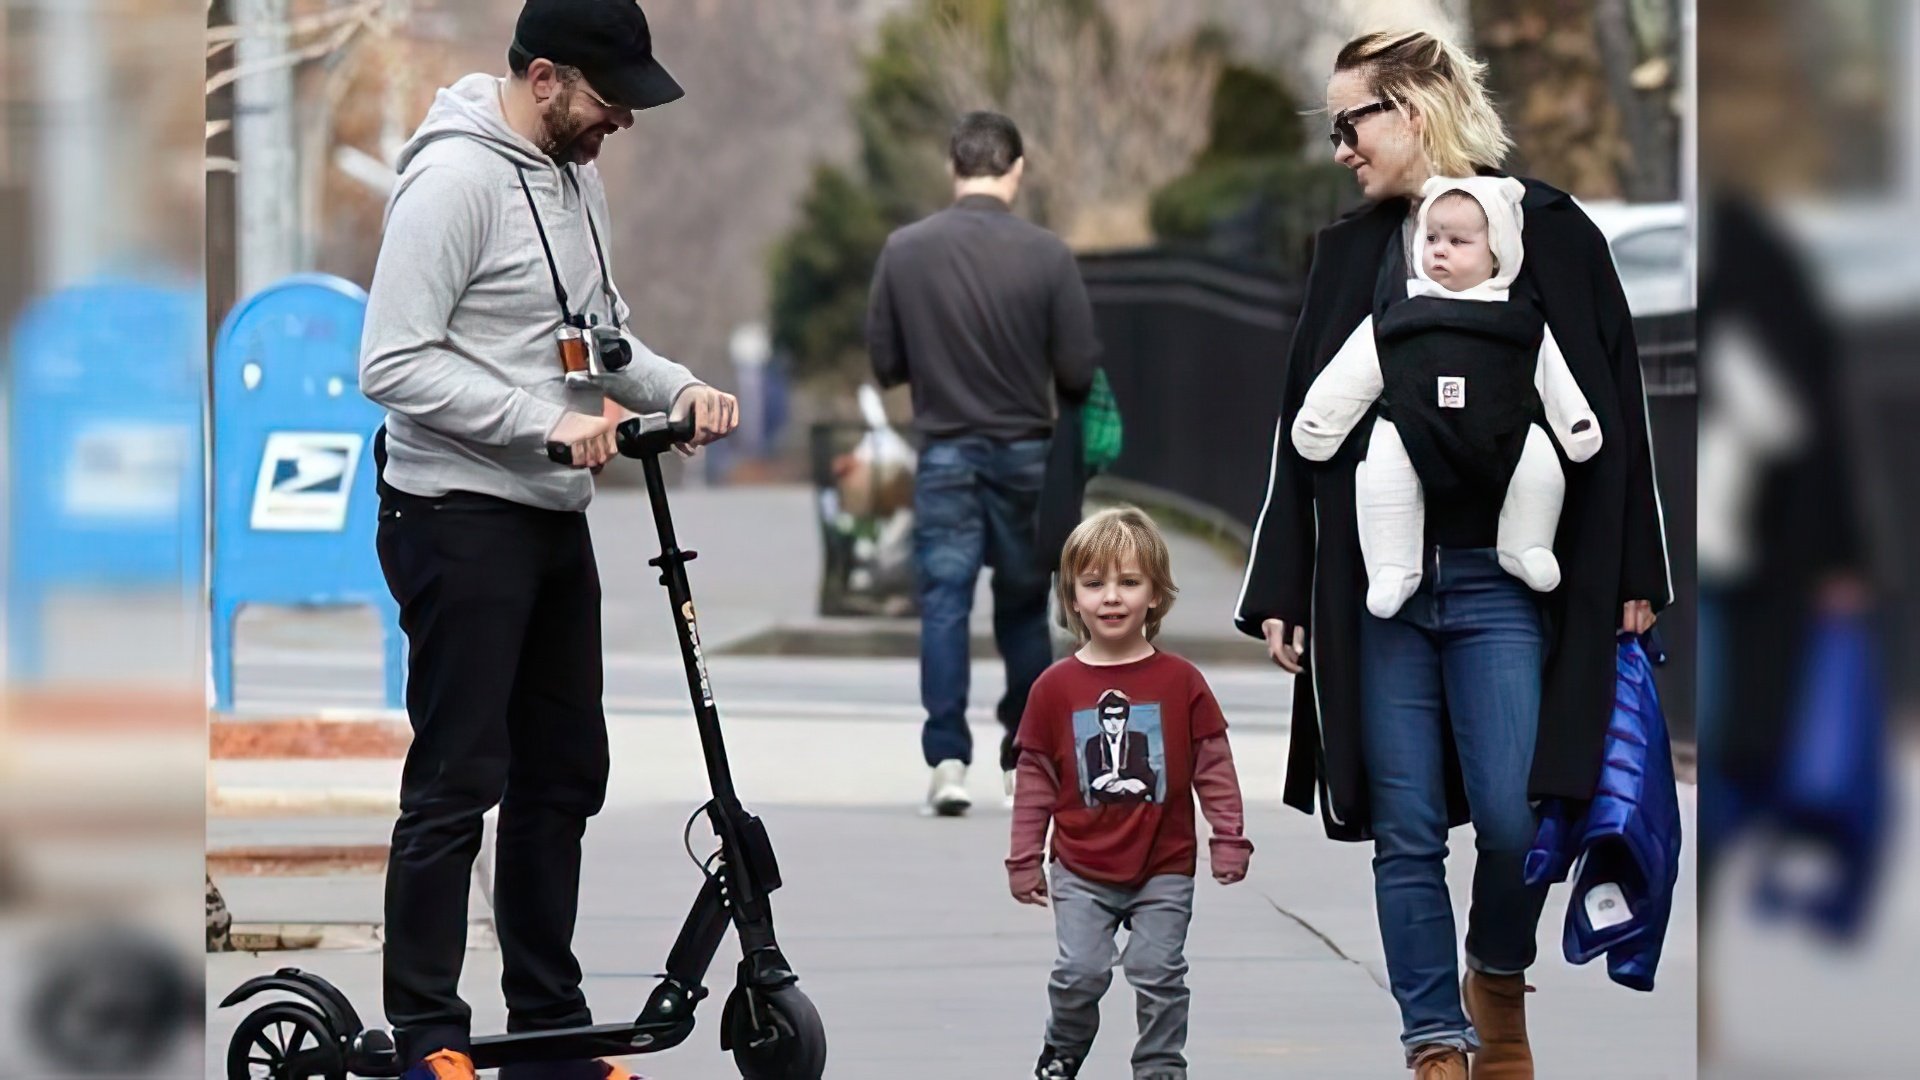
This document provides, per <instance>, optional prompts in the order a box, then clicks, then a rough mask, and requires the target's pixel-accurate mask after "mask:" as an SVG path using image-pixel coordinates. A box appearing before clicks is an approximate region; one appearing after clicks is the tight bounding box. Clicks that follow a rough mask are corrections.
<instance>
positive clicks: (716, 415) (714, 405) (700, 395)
mask: <svg viewBox="0 0 1920 1080" xmlns="http://www.w3.org/2000/svg"><path fill="white" fill-rule="evenodd" d="M668 415H669V418H670V419H673V420H679V419H681V418H682V417H686V416H691V417H692V418H693V438H692V439H690V440H689V441H687V442H686V443H684V444H680V445H676V446H675V447H674V449H675V450H678V451H680V453H681V454H683V455H685V456H687V457H692V456H693V449H694V447H697V446H705V445H706V444H708V443H710V442H713V441H715V440H717V439H722V438H725V437H726V436H727V435H730V434H732V433H733V429H734V428H736V427H739V426H740V402H739V400H738V399H736V398H735V397H734V396H733V395H732V394H729V393H725V392H723V391H720V390H715V389H714V388H713V387H711V386H708V385H706V384H705V383H694V384H693V385H692V386H689V387H687V388H686V389H685V390H682V391H680V396H679V397H677V398H674V399H673V411H672V412H671V413H670V414H668Z"/></svg>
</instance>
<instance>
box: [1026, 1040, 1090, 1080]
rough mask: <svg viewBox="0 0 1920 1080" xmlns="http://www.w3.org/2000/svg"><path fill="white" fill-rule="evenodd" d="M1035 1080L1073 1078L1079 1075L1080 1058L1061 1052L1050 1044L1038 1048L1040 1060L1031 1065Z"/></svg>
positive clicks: (1068, 1079)
mask: <svg viewBox="0 0 1920 1080" xmlns="http://www.w3.org/2000/svg"><path fill="white" fill-rule="evenodd" d="M1033 1075H1034V1077H1035V1080H1073V1078H1074V1077H1076V1076H1079V1075H1080V1059H1079V1058H1077V1057H1074V1056H1073V1055H1072V1054H1063V1053H1061V1052H1060V1051H1058V1050H1055V1049H1054V1048H1053V1047H1051V1046H1043V1047H1041V1048H1040V1061H1039V1062H1038V1063H1037V1064H1035V1065H1034V1067H1033Z"/></svg>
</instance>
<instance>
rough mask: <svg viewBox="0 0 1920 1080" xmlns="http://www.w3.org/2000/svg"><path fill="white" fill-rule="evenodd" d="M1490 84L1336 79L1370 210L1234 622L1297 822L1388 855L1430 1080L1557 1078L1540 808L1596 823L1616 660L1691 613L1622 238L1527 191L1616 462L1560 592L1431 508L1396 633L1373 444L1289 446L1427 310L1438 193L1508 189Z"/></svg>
mask: <svg viewBox="0 0 1920 1080" xmlns="http://www.w3.org/2000/svg"><path fill="white" fill-rule="evenodd" d="M1483 71H1484V65H1482V64H1481V63H1479V62H1478V61H1476V60H1474V59H1473V58H1472V57H1470V56H1468V55H1467V54H1466V53H1464V52H1462V51H1461V50H1460V49H1459V48H1457V47H1456V46H1454V45H1452V44H1450V43H1448V42H1446V41H1445V40H1443V39H1440V38H1438V37H1435V36H1433V35H1431V34H1427V33H1395V34H1368V35H1365V36H1362V37H1359V38H1356V39H1355V40H1353V41H1351V42H1349V43H1348V44H1347V45H1346V47H1345V48H1343V49H1342V50H1341V51H1340V54H1339V56H1338V58H1337V59H1336V60H1335V63H1334V72H1333V75H1332V77H1331V78H1330V79H1329V80H1328V82H1327V112H1328V114H1329V116H1330V117H1331V121H1332V123H1331V132H1330V134H1329V139H1330V141H1331V143H1332V145H1333V154H1334V159H1335V160H1336V161H1338V162H1339V163H1340V164H1342V165H1345V166H1346V167H1347V168H1349V169H1351V170H1353V174H1354V179H1355V180H1356V181H1357V182H1358V183H1359V185H1360V188H1361V190H1362V192H1363V193H1364V194H1365V196H1366V197H1367V199H1368V200H1369V202H1370V204H1371V205H1370V206H1369V207H1367V208H1365V209H1363V210H1362V211H1360V212H1358V213H1356V214H1354V215H1352V216H1349V217H1347V218H1344V219H1342V220H1340V221H1338V222H1335V223H1334V224H1332V225H1330V226H1328V227H1327V228H1325V229H1323V230H1322V231H1321V232H1320V234H1319V237H1318V240H1317V242H1316V244H1315V249H1314V260H1313V268H1312V270H1311V272H1310V273H1309V276H1308V281H1307V291H1306V296H1305V299H1304V303H1303V305H1302V308H1301V317H1300V322H1299V324H1298V325H1297V327H1296V328H1295V331H1294V337H1293V342H1292V345H1291V348H1290V350H1289V356H1288V371H1287V378H1286V390H1285V398H1284V400H1283V402H1282V406H1281V415H1280V422H1279V428H1278V431H1277V433H1276V438H1275V440H1274V455H1273V466H1272V476H1271V479H1270V480H1269V482H1268V489H1267V497H1266V502H1265V505H1264V507H1263V509H1262V512H1261V515H1260V521H1259V525H1258V527H1257V529H1256V533H1255V541H1254V549H1253V555H1252V558H1251V559H1250V560H1249V563H1248V567H1247V576H1246V581H1245V583H1244V585H1243V586H1242V590H1241V596H1240V602H1239V606H1238V610H1237V612H1236V615H1235V622H1236V625H1238V627H1239V628H1240V629H1241V630H1242V631H1243V632H1245V633H1247V634H1249V635H1251V636H1254V637H1258V638H1262V639H1264V640H1265V641H1266V643H1267V647H1268V651H1269V652H1270V653H1271V655H1272V657H1273V660H1274V662H1275V663H1277V664H1279V665H1280V666H1281V667H1282V668H1284V669H1286V670H1287V671H1289V672H1293V673H1295V674H1297V675H1301V676H1302V677H1300V678H1298V679H1296V680H1295V682H1294V712H1293V716H1294V724H1293V739H1292V745H1291V749H1290V751H1289V755H1290V756H1289V761H1288V768H1287V784H1286V798H1287V802H1288V803H1289V804H1290V805H1292V806H1295V807H1296V808H1298V809H1300V810H1303V811H1306V812H1308V813H1311V812H1313V810H1314V806H1315V802H1316V797H1317V800H1318V805H1319V811H1320V815H1321V818H1322V820H1323V822H1324V824H1325V826H1326V830H1327V833H1328V835H1329V836H1332V837H1334V838H1335V839H1341V840H1352V841H1360V840H1368V839H1371V840H1372V841H1373V842H1374V860H1373V866H1374V896H1375V904H1376V906H1377V908H1378V913H1379V922H1380V927H1381V935H1382V940H1383V944H1384V946H1385V952H1386V956H1387V968H1388V973H1389V975H1390V980H1391V988H1392V991H1393V995H1394V998H1395V1000H1396V1001H1397V1002H1398V1003H1399V1005H1400V1011H1401V1020H1402V1034H1401V1041H1402V1044H1403V1045H1404V1048H1405V1050H1406V1057H1407V1062H1408V1064H1409V1066H1410V1067H1412V1068H1413V1069H1414V1070H1415V1073H1416V1076H1417V1077H1418V1078H1419V1080H1465V1078H1466V1076H1467V1055H1468V1054H1469V1053H1473V1054H1475V1055H1476V1057H1475V1059H1474V1062H1473V1076H1474V1078H1475V1080H1518V1078H1529V1077H1532V1076H1533V1075H1534V1072H1533V1056H1532V1050H1531V1048H1530V1047H1529V1045H1528V1042H1527V1034H1526V1015H1525V992H1526V985H1525V971H1526V969H1527V967H1528V966H1529V965H1531V964H1532V962H1533V960H1534V955H1535V936H1536V926H1537V924H1538V922H1539V918H1540V910H1541V906H1542V903H1543V900H1544V890H1542V889H1530V888H1527V887H1526V886H1525V884H1524V882H1523V879H1522V869H1521V868H1522V859H1523V857H1524V854H1525V851H1526V848H1527V845H1528V843H1529V842H1530V840H1531V839H1532V834H1533V829H1534V818H1533V812H1532V809H1531V806H1530V800H1532V799H1537V798H1543V797H1547V796H1564V797H1570V798H1578V799H1584V798H1588V797H1591V795H1592V794H1593V786H1594V783H1595V780H1596V779H1597V777H1598V774H1599V771H1600V754H1601V746H1602V739H1603V738H1604V735H1605V731H1606V723H1607V717H1608V714H1609V710H1610V707H1611V703H1612V684H1613V667H1614V665H1613V658H1614V635H1615V633H1616V632H1622V631H1625V632H1642V631H1645V630H1646V629H1648V628H1649V627H1651V626H1652V624H1653V620H1654V617H1655V612H1656V611H1658V610H1659V609H1660V608H1662V607H1664V606H1665V605H1666V604H1667V603H1669V602H1670V601H1671V600H1672V587H1671V584H1670V579H1669V575H1668V570H1667V554H1666V543H1665V537H1664V535H1663V532H1662V527H1661V521H1660V506H1659V497H1658V494H1657V493H1656V491H1655V488H1654V480H1653V462H1652V450H1651V447H1650V444H1649V442H1648V434H1647V420H1646V408H1645V400H1644V397H1643V391H1642V387H1641V380H1640V368H1639V361H1638V354H1637V351H1636V348H1635V345H1634V339H1633V327H1632V322H1631V320H1630V318H1629V315H1628V311H1627V305H1626V300H1625V297H1624V296H1623V294H1622V293H1621V289H1620V283H1619V280H1618V278H1617V277H1616V276H1615V274H1614V270H1613V263H1612V260H1611V258H1610V257H1609V254H1608V250H1607V245H1606V241H1605V239H1604V238H1603V237H1602V236H1601V235H1600V232H1599V230H1598V229H1596V228H1595V227H1594V225H1593V223H1592V222H1591V221H1589V220H1588V219H1587V217H1586V215H1585V214H1583V213H1582V212H1581V211H1580V209H1579V208H1578V207H1577V206H1576V205H1575V204H1574V202H1573V200H1572V199H1571V198H1570V197H1569V196H1568V195H1567V194H1566V193H1564V192H1561V191H1557V190H1555V189H1553V188H1551V187H1549V186H1547V185H1546V184H1542V183H1539V182H1538V181H1534V180H1524V183H1525V185H1526V193H1525V196H1524V197H1523V199H1522V202H1521V209H1522V213H1523V217H1524V230H1523V234H1522V235H1523V243H1524V246H1525V250H1526V252H1527V259H1526V265H1525V268H1524V269H1523V271H1522V272H1521V275H1520V278H1519V280H1518V281H1517V282H1516V283H1515V288H1516V290H1519V291H1522V292H1523V294H1524V295H1526V296H1528V297H1530V298H1531V300H1530V302H1537V303H1538V304H1539V305H1540V308H1541V311H1542V314H1543V315H1544V316H1545V321H1546V325H1547V326H1548V327H1550V328H1551V330H1552V332H1553V336H1554V338H1555V339H1556V340H1557V341H1558V342H1559V343H1560V344H1561V347H1562V350H1563V351H1564V352H1565V354H1566V359H1567V363H1568V365H1569V367H1570V368H1571V369H1572V372H1573V375H1574V378H1575V379H1576V381H1577V382H1578V383H1579V388H1580V390H1581V392H1582V393H1583V394H1584V395H1585V397H1586V399H1587V401H1588V403H1589V404H1590V405H1591V407H1592V409H1593V411H1594V413H1595V414H1596V415H1597V417H1598V420H1599V424H1600V430H1601V434H1602V437H1603V439H1602V449H1601V450H1600V451H1599V453H1598V454H1596V455H1595V456H1594V457H1593V458H1592V459H1591V460H1589V461H1588V462H1587V463H1586V464H1584V465H1582V466H1581V467H1580V468H1579V470H1577V474H1572V475H1570V476H1569V481H1568V486H1567V493H1566V502H1565V505H1564V508H1563V510H1562V515H1561V521H1560V530H1559V535H1558V538H1557V541H1556V544H1555V553H1556V556H1557V557H1558V559H1559V561H1560V564H1561V570H1562V580H1561V583H1560V585H1559V587H1558V588H1556V589H1555V590H1553V591H1552V592H1550V593H1534V592H1532V591H1531V590H1529V589H1528V588H1527V587H1526V586H1525V585H1524V584H1522V583H1521V582H1519V581H1518V580H1516V579H1515V578H1513V577H1511V576H1510V575H1508V574H1506V573H1505V572H1503V571H1502V570H1501V568H1500V565H1499V562H1498V561H1497V557H1496V554H1495V552H1494V550H1493V548H1494V543H1495V529H1496V525H1497V522H1498V518H1499V507H1500V495H1499V493H1497V492H1489V493H1485V494H1484V496H1482V495H1476V494H1474V493H1470V492H1469V493H1465V494H1461V495H1458V496H1455V497H1453V498H1451V499H1448V500H1443V501H1430V502H1429V504H1428V506H1427V520H1426V525H1425V536H1424V541H1423V545H1422V550H1423V552H1424V561H1425V566H1424V567H1423V570H1424V574H1423V580H1422V582H1421V585H1420V587H1419V590H1418V591H1417V592H1416V593H1415V594H1414V596H1413V597H1412V598H1411V599H1409V600H1408V601H1407V602H1406V604H1405V605H1404V606H1403V607H1402V608H1401V609H1400V610H1399V611H1398V612H1396V613H1395V614H1394V615H1393V616H1392V617H1391V618H1384V619H1383V618H1377V617H1375V616H1373V615H1372V614H1370V613H1369V612H1368V611H1367V609H1366V606H1365V603H1364V600H1365V594H1366V588H1367V578H1366V574H1365V571H1364V568H1363V565H1362V559H1361V553H1360V545H1359V539H1358V533H1357V529H1356V525H1355V520H1354V467H1355V465H1356V464H1357V462H1358V461H1359V460H1361V459H1362V458H1364V456H1365V454H1366V443H1367V440H1366V437H1365V435H1364V434H1362V435H1360V436H1359V437H1353V438H1349V439H1348V440H1347V441H1346V443H1345V445H1343V446H1342V447H1341V448H1340V449H1339V451H1338V452H1336V453H1335V454H1334V455H1333V457H1332V458H1331V459H1329V460H1327V461H1325V462H1320V463H1314V462H1308V461H1307V460H1305V459H1304V458H1302V457H1301V456H1300V454H1299V453H1298V452H1297V451H1296V450H1295V448H1294V446H1293V444H1292V441H1291V439H1290V438H1289V437H1288V433H1289V431H1290V430H1291V429H1292V427H1293V423H1294V419H1295V417H1296V415H1297V414H1298V412H1299V410H1300V405H1301V401H1302V399H1303V397H1304V396H1305V393H1306V389H1307V387H1308V385H1309V384H1310V383H1312V381H1313V379H1314V377H1315V376H1316V375H1317V374H1318V373H1319V372H1320V370H1321V369H1322V368H1324V367H1325V366H1326V364H1327V362H1328V360H1329V359H1330V358H1331V357H1332V356H1333V354H1334V352H1335V350H1337V349H1338V348H1339V346H1340V345H1341V343H1342V342H1343V341H1345V340H1346V338H1347V336H1348V335H1349V334H1351V333H1352V331H1353V330H1354V328H1355V327H1357V326H1358V325H1359V324H1360V322H1361V321H1362V320H1363V319H1365V318H1367V317H1368V316H1373V317H1374V321H1375V323H1376V324H1377V323H1378V322H1379V316H1380V315H1381V314H1382V313H1383V312H1384V311H1385V310H1386V308H1387V306H1388V305H1390V304H1395V303H1398V302H1400V301H1402V300H1404V299H1405V298H1406V297H1407V287H1406V281H1407V279H1408V278H1409V277H1411V276H1412V275H1413V266H1412V263H1411V261H1410V253H1411V252H1413V251H1414V250H1416V247H1417V245H1416V243H1415V240H1416V237H1414V236H1413V229H1414V225H1415V222H1416V220H1417V215H1418V212H1419V198H1420V191H1421V187H1422V185H1423V184H1424V183H1425V182H1426V181H1427V179H1428V178H1429V177H1433V176H1472V175H1475V174H1498V171H1499V166H1500V163H1501V161H1502V160H1503V159H1504V158H1505V156H1506V154H1507V152H1508V150H1509V149H1510V147H1511V142H1510V140H1509V139H1508V137H1507V134H1506V131H1505V128H1504V125H1503V124H1502V123H1501V120H1500V117H1499V114H1498V113H1497V112H1495V111H1494V109H1493V107H1492V105H1491V103H1490V102H1489V101H1488V98H1487V94H1486V91H1485V89H1484V86H1483V83H1482V74H1483ZM1468 393H1469V394H1471V389H1469V390H1468ZM1369 426H1370V425H1361V426H1358V427H1356V429H1355V430H1356V431H1359V432H1363V433H1364V432H1365V431H1366V430H1367V428H1368V427H1369ZM1468 821H1471V822H1472V824H1473V825H1474V835H1475V847H1476V850H1477V857H1476V866H1475V870H1474V881H1473V904H1472V909H1471V914H1470V915H1469V918H1468V926H1467V936H1466V967H1467V969H1468V971H1467V977H1466V980H1465V982H1464V984H1463V983H1461V982H1459V981H1458V980H1457V973H1458V971H1459V958H1458V955H1457V953H1458V950H1457V946H1456V944H1455V943H1456V940H1457V939H1456V937H1455V932H1454V920H1453V907H1452V904H1451V901H1450V899H1449V897H1448V893H1447V883H1446V873H1445V859H1446V853H1447V830H1448V829H1449V827H1451V826H1453V825H1458V824H1462V823H1465V822H1468Z"/></svg>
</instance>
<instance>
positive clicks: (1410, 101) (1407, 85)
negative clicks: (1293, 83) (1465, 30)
mask: <svg viewBox="0 0 1920 1080" xmlns="http://www.w3.org/2000/svg"><path fill="white" fill-rule="evenodd" d="M1333 70H1335V71H1356V70H1360V71H1365V72H1366V76H1367V87H1368V89H1369V90H1371V91H1372V92H1373V94H1374V96H1375V97H1378V98H1382V99H1385V100H1389V101H1393V102H1396V103H1398V104H1399V105H1400V106H1401V107H1402V108H1406V107H1408V106H1411V107H1412V110H1413V112H1417V113H1418V114H1419V115H1420V116H1421V118H1422V119H1423V120H1424V124H1423V126H1422V128H1421V133H1420V142H1421V145H1422V147H1424V148H1425V150H1426V152H1427V164H1428V165H1430V166H1432V168H1433V172H1434V175H1436V176H1472V175H1474V173H1475V172H1476V171H1478V170H1479V169H1481V168H1489V169H1491V168H1498V167H1499V165H1500V163H1501V162H1502V161H1504V160H1506V157H1507V154H1508V153H1509V152H1510V151H1512V149H1513V139H1512V138H1511V137H1510V136H1508V134H1507V127H1506V124H1505V123H1503V122H1502V121H1501V119H1500V114H1499V112H1497V111H1496V110H1495V109H1494V107H1493V101H1492V100H1491V98H1489V96H1488V94H1487V87H1486V74H1487V65H1486V63H1485V62H1484V61H1480V60H1475V59H1474V58H1473V57H1472V56H1471V55H1469V54H1468V53H1467V52H1466V50H1464V49H1462V48H1460V47H1459V46H1458V45H1455V44H1454V43H1452V42H1450V41H1448V40H1446V39H1445V38H1441V37H1437V36H1435V35H1433V34H1430V33H1427V32H1426V31H1424V30H1415V31H1412V32H1400V33H1391V32H1384V31H1383V32H1377V33H1372V34H1362V35H1360V36H1359V37H1357V38H1354V39H1353V40H1352V41H1349V42H1347V44H1346V47H1345V48H1343V49H1341V50H1340V55H1339V56H1337V57H1335V58H1334V61H1333ZM1409 115H1411V114H1409Z"/></svg>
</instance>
